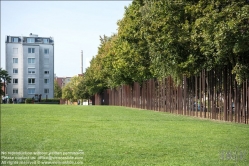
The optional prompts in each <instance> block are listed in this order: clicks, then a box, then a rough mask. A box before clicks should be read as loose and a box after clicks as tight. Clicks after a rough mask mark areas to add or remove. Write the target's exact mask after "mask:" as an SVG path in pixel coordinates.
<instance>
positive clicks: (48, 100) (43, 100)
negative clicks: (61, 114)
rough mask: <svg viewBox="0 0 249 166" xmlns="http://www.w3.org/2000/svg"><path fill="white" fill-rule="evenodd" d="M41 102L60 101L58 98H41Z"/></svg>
mask: <svg viewBox="0 0 249 166" xmlns="http://www.w3.org/2000/svg"><path fill="white" fill-rule="evenodd" d="M41 102H55V103H60V99H56V98H55V99H41Z"/></svg>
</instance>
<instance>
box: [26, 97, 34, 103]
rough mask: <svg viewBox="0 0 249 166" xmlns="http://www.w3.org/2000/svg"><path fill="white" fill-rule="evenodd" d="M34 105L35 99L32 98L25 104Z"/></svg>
mask: <svg viewBox="0 0 249 166" xmlns="http://www.w3.org/2000/svg"><path fill="white" fill-rule="evenodd" d="M33 103H34V99H32V98H27V99H26V100H25V104H33Z"/></svg>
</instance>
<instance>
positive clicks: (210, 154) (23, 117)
mask: <svg viewBox="0 0 249 166" xmlns="http://www.w3.org/2000/svg"><path fill="white" fill-rule="evenodd" d="M248 140H249V125H245V124H235V123H227V122H219V121H211V120H202V119H197V118H192V117H186V116H179V115H174V114H168V113H162V112H153V111H146V110H137V109H130V108H124V107H111V106H66V105H36V104H29V105H28V104H9V105H7V104H3V105H1V162H2V163H1V164H2V165H10V163H11V162H16V163H17V162H19V164H18V165H21V162H23V163H25V162H30V164H32V163H33V165H42V164H46V165H63V164H62V163H63V162H64V163H65V165H77V164H78V165H87V166H88V165H94V166H96V165H97V166H98V165H101V166H105V165H108V166H109V165H127V166H128V165H129V166H131V165H134V166H138V165H141V166H144V165H163V166H165V165H248V163H249V141H248ZM26 152H27V153H26ZM69 152H70V153H69ZM49 153H50V158H49ZM3 156H4V158H3ZM11 157H13V158H11ZM3 162H5V163H3ZM42 162H47V163H42ZM49 162H51V163H50V164H49ZM66 162H68V163H66ZM59 163H60V164H59ZM23 165H25V164H23Z"/></svg>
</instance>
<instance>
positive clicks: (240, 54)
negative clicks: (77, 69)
mask: <svg viewBox="0 0 249 166" xmlns="http://www.w3.org/2000/svg"><path fill="white" fill-rule="evenodd" d="M248 11H249V3H247V2H246V1H245V0H239V1H234V0H220V1H216V0H211V1H207V0H199V1H195V0H189V1H165V0H157V1H151V0H134V1H133V2H132V4H131V5H129V6H128V7H126V8H125V13H124V17H123V18H122V19H121V20H119V21H118V32H117V34H115V35H112V36H111V37H107V36H103V37H101V38H100V46H99V48H98V54H97V55H96V56H95V57H93V59H92V60H91V62H90V67H89V68H88V69H87V70H86V73H85V82H84V84H82V88H84V91H85V92H87V94H89V95H93V94H95V93H101V92H102V91H103V90H104V89H107V88H114V87H117V86H120V85H123V84H132V83H133V82H139V83H142V82H143V81H144V80H148V79H150V78H159V79H160V78H164V77H167V76H171V78H173V79H174V82H175V84H178V83H179V82H181V80H182V78H183V76H187V77H190V76H193V75H197V74H199V73H200V71H202V70H206V71H210V70H213V69H215V68H224V67H229V68H231V71H230V72H231V74H234V75H235V78H236V81H237V82H238V83H239V84H241V83H242V82H243V81H245V80H246V79H248V78H249V69H248V67H247V66H248V64H249V56H248V55H249V31H248V29H249V12H248ZM83 85H84V86H83Z"/></svg>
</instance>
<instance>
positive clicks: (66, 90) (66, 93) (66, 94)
mask: <svg viewBox="0 0 249 166" xmlns="http://www.w3.org/2000/svg"><path fill="white" fill-rule="evenodd" d="M62 98H63V99H66V100H71V99H73V91H72V88H71V87H70V83H68V84H67V85H66V86H64V87H63V88H62Z"/></svg>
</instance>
